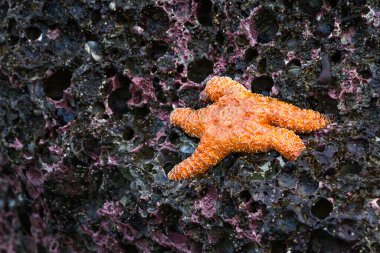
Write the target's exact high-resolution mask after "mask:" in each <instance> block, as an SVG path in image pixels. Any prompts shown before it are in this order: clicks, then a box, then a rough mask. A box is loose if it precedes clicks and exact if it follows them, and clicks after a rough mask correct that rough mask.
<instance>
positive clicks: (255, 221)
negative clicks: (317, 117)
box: [0, 0, 380, 253]
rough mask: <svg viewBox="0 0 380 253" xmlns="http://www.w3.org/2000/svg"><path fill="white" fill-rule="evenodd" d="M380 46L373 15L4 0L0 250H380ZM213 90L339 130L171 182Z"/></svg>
mask: <svg viewBox="0 0 380 253" xmlns="http://www.w3.org/2000/svg"><path fill="white" fill-rule="evenodd" d="M379 41H380V6H379V5H378V1H375V0H367V1H366V0H349V1H340V0H339V1H338V0H310V1H301V0H295V1H293V0H282V1H281V0H278V1H246V0H235V1H223V0H221V1H217V0H213V1H211V0H193V1H191V0H177V1H176V0H167V1H164V0H161V1H141V0H139V1H135V0H133V1H132V0H131V1H122V0H114V1H106V0H103V1H100V0H89V1H77V0H65V1H63V0H61V1H59V0H51V1H13V0H8V1H1V2H0V130H1V132H0V252H1V253H3V252H38V253H43V252H380V243H379V242H380V233H379V215H380V207H379V206H380V187H379V185H380V178H379V175H380V168H379V167H380V165H379V164H380V109H379V107H380V49H379V48H380V45H379V44H380V43H379ZM212 75H227V76H230V77H232V78H234V79H235V80H237V81H239V82H241V83H243V84H245V86H246V87H247V88H249V89H251V90H252V91H254V92H257V93H262V94H264V95H268V96H273V97H276V98H279V99H281V100H284V101H286V102H290V103H292V104H294V105H297V106H300V107H302V108H309V109H313V110H317V111H320V112H322V113H325V114H328V115H329V116H331V117H333V118H334V122H335V123H334V124H332V125H330V127H329V128H328V129H325V130H322V131H319V132H317V133H314V134H313V135H305V136H302V138H303V140H304V142H305V144H306V146H307V147H308V149H307V150H306V151H305V152H304V153H303V155H302V156H301V157H300V158H299V159H297V160H296V161H292V162H288V161H285V160H284V159H282V158H281V156H280V155H279V154H278V153H276V152H275V151H273V152H269V153H260V154H255V155H241V154H234V155H230V156H228V157H227V158H226V159H225V160H224V161H223V162H222V163H221V164H220V165H218V166H217V167H216V168H214V169H213V170H211V171H210V172H209V173H207V174H206V175H204V176H203V177H201V178H198V179H194V180H188V181H183V182H172V181H169V180H168V179H167V177H166V173H167V172H168V171H169V170H170V169H171V168H172V167H173V166H174V165H175V164H176V163H178V162H179V161H181V160H183V159H185V158H186V157H188V156H189V155H190V154H191V153H192V152H193V150H194V147H195V146H196V144H197V140H195V139H192V138H190V137H189V136H186V135H185V134H184V133H183V132H182V131H181V130H179V129H177V128H174V127H172V126H170V125H169V123H168V119H169V118H168V116H169V113H170V112H171V111H172V110H173V108H177V107H185V106H187V107H192V108H200V107H203V106H205V105H206V104H207V101H204V100H203V99H202V96H200V90H202V89H203V88H204V84H205V80H207V78H209V77H211V76H212Z"/></svg>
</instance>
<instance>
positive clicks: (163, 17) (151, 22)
mask: <svg viewBox="0 0 380 253" xmlns="http://www.w3.org/2000/svg"><path fill="white" fill-rule="evenodd" d="M140 24H141V27H142V28H143V29H144V31H146V32H148V33H149V34H151V35H161V34H165V32H166V30H167V29H168V28H169V18H168V15H167V13H166V12H165V11H164V10H163V9H162V8H160V7H155V6H148V7H146V8H144V9H143V11H142V14H141V19H140Z"/></svg>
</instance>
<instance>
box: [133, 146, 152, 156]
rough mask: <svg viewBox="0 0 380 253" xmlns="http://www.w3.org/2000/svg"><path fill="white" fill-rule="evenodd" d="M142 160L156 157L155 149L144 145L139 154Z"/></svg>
mask: <svg viewBox="0 0 380 253" xmlns="http://www.w3.org/2000/svg"><path fill="white" fill-rule="evenodd" d="M137 155H138V157H140V158H141V159H152V158H153V157H154V149H153V148H152V147H149V146H147V145H144V146H143V147H142V148H141V149H140V150H139V151H138V153H137Z"/></svg>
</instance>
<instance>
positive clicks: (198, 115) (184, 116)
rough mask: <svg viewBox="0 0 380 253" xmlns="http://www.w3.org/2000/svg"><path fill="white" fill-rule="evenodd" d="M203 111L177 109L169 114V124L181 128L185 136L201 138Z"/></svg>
mask: <svg viewBox="0 0 380 253" xmlns="http://www.w3.org/2000/svg"><path fill="white" fill-rule="evenodd" d="M202 114H203V110H202V109H201V110H192V109H190V108H178V109H175V110H174V111H173V112H172V113H171V114H170V122H171V123H172V124H173V125H175V126H179V127H181V128H182V129H183V130H184V131H185V132H186V133H187V134H189V135H191V136H194V137H198V138H201V136H202V134H203V131H204V127H203V124H202V123H201V120H202Z"/></svg>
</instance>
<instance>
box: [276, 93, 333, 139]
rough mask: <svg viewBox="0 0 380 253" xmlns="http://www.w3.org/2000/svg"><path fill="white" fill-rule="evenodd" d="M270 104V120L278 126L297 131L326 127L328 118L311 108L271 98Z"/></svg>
mask: <svg viewBox="0 0 380 253" xmlns="http://www.w3.org/2000/svg"><path fill="white" fill-rule="evenodd" d="M269 104H270V108H271V111H270V115H269V117H270V122H271V124H273V125H275V126H279V127H284V128H288V129H291V130H293V131H295V132H299V133H308V132H312V131H315V130H318V129H321V128H324V127H326V126H327V125H328V124H329V122H330V121H329V119H328V118H327V117H326V116H324V115H322V114H320V113H319V112H316V111H312V110H305V109H301V108H299V107H297V106H294V105H291V104H288V103H284V102H281V101H279V100H277V99H276V100H275V99H273V100H272V102H270V103H269Z"/></svg>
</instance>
